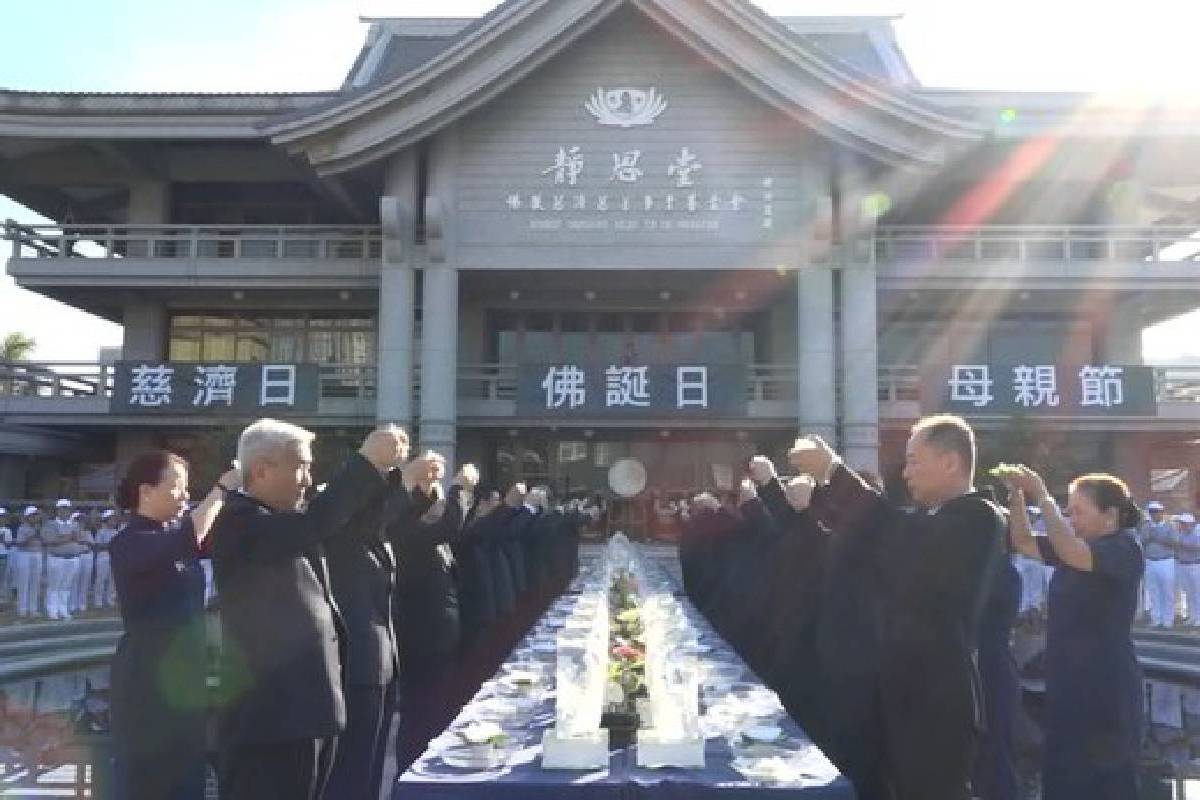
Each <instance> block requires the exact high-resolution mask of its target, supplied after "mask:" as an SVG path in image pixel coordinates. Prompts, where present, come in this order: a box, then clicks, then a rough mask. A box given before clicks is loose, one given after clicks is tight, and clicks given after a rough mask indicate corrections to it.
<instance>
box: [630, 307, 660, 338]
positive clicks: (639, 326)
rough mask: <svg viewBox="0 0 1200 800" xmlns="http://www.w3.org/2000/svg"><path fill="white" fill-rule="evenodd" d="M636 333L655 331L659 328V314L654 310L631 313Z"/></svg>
mask: <svg viewBox="0 0 1200 800" xmlns="http://www.w3.org/2000/svg"><path fill="white" fill-rule="evenodd" d="M630 316H631V318H632V319H631V321H632V323H633V332H634V333H654V332H655V331H658V330H659V324H658V320H659V318H658V314H654V313H652V312H638V313H636V314H631V315H630Z"/></svg>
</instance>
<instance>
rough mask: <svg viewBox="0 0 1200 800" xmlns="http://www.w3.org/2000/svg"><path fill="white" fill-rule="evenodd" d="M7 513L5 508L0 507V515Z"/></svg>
mask: <svg viewBox="0 0 1200 800" xmlns="http://www.w3.org/2000/svg"><path fill="white" fill-rule="evenodd" d="M7 513H8V509H7V508H3V507H0V517H3V516H4V515H5V514H7Z"/></svg>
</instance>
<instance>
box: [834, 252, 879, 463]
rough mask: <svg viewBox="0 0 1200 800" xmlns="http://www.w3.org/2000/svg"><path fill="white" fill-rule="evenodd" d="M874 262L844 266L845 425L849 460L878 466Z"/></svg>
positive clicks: (876, 332)
mask: <svg viewBox="0 0 1200 800" xmlns="http://www.w3.org/2000/svg"><path fill="white" fill-rule="evenodd" d="M875 283H876V282H875V265H874V264H861V263H859V264H854V263H851V264H846V265H844V267H843V269H842V314H841V317H842V320H841V321H842V429H843V434H844V441H843V447H844V450H845V459H846V463H847V464H849V465H850V466H852V467H858V468H863V469H869V470H871V471H872V472H875V473H877V474H878V472H879V351H878V330H877V327H878V324H877V322H876V285H875Z"/></svg>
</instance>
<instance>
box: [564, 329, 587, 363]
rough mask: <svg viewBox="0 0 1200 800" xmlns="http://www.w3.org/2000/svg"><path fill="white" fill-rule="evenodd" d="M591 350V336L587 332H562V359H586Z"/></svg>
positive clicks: (577, 360)
mask: <svg viewBox="0 0 1200 800" xmlns="http://www.w3.org/2000/svg"><path fill="white" fill-rule="evenodd" d="M591 350H592V337H591V334H588V333H564V334H563V335H562V357H563V360H564V361H574V362H580V361H586V360H587V359H588V356H589V355H590V354H591Z"/></svg>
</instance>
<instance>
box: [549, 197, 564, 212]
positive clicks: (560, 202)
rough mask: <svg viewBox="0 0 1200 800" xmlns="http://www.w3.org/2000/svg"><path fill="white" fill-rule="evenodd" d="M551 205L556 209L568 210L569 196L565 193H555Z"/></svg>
mask: <svg viewBox="0 0 1200 800" xmlns="http://www.w3.org/2000/svg"><path fill="white" fill-rule="evenodd" d="M551 207H552V208H553V209H554V210H555V211H566V210H567V196H566V195H564V194H556V195H554V200H553V201H552V203H551Z"/></svg>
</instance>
